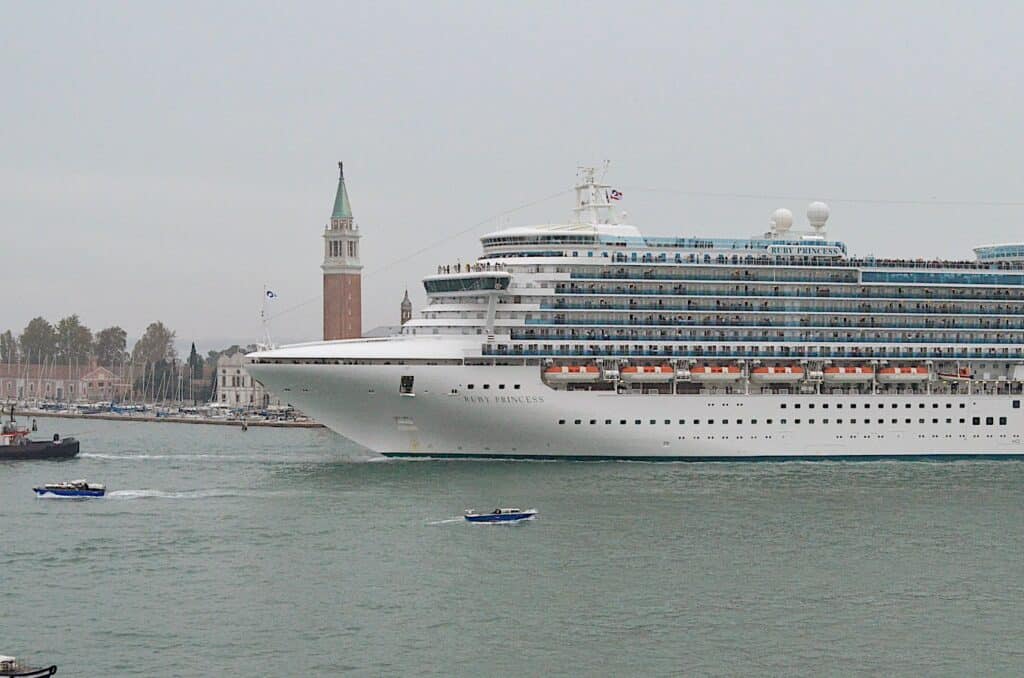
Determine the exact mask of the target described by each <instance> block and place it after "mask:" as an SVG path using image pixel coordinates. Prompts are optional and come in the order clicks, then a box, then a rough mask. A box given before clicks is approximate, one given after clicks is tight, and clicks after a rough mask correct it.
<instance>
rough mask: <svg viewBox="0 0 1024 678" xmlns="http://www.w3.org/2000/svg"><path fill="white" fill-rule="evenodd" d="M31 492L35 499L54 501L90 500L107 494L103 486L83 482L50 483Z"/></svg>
mask: <svg viewBox="0 0 1024 678" xmlns="http://www.w3.org/2000/svg"><path fill="white" fill-rule="evenodd" d="M32 491H33V492H35V493H36V496H37V497H47V498H51V497H52V498H54V499H91V498H95V497H102V496H104V495H105V494H106V493H107V488H106V487H104V486H103V485H97V484H95V483H88V482H86V481H84V480H71V481H66V482H63V483H50V484H48V485H42V486H40V487H33V488H32Z"/></svg>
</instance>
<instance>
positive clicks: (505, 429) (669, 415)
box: [251, 364, 1024, 461]
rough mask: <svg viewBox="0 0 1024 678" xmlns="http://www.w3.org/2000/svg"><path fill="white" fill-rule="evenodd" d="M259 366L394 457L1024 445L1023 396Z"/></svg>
mask: <svg viewBox="0 0 1024 678" xmlns="http://www.w3.org/2000/svg"><path fill="white" fill-rule="evenodd" d="M251 369H252V371H253V373H254V375H255V376H256V377H257V378H258V379H259V380H260V381H262V382H263V383H264V384H265V385H266V386H267V387H269V388H270V389H271V390H273V391H275V392H276V393H279V394H280V395H281V396H282V397H283V398H284V399H287V400H288V401H289V402H291V403H292V404H293V405H295V406H296V407H298V408H299V409H301V410H303V411H304V412H305V413H306V414H308V415H310V416H312V417H313V418H315V419H316V420H317V421H320V422H321V423H323V424H324V425H326V426H327V427H328V428H330V429H332V430H334V431H336V432H337V433H340V434H341V435H343V436H345V437H346V438H349V439H351V440H353V441H355V442H357V443H359V444H360V445H363V446H365V447H367V448H369V449H370V450H373V451H375V452H378V453H380V454H383V455H386V456H401V457H415V456H423V457H502V458H505V457H509V458H534V459H552V458H569V459H636V460H692V461H701V460H785V459H818V458H834V457H839V458H851V459H852V458H863V459H872V458H896V457H939V458H944V457H949V458H956V457H970V456H991V457H1006V456H1016V455H1024V438H1022V435H1024V416H1022V412H1024V410H1022V409H1020V407H1019V403H1020V401H1021V400H1022V397H1021V396H1019V395H949V394H942V395H904V394H900V395H870V394H863V395H825V394H815V395H779V394H774V395H740V394H729V395H709V394H700V395H664V394H660V395H640V394H629V395H626V394H616V393H614V392H610V391H580V390H575V391H566V390H555V389H552V388H550V387H548V386H546V385H545V384H543V383H542V382H541V379H540V372H539V370H538V369H537V368H536V367H529V366H523V367H514V366H508V367H506V366H480V367H473V366H454V365H437V366H425V365H415V366H408V365H380V364H378V365H310V364H303V365H289V364H259V365H253V366H252V368H251ZM403 375H406V376H409V375H411V376H414V379H415V388H414V394H412V395H401V394H400V393H399V382H400V378H401V377H402V376H403ZM469 384H473V388H472V389H470V388H469V387H468V386H469ZM485 385H486V388H485ZM502 385H504V388H500V386H502ZM516 385H518V386H519V387H518V388H516ZM1015 402H1016V403H1017V405H1018V407H1014V403H1015ZM826 406H827V407H826ZM961 420H962V422H963V423H961ZM680 421H682V422H683V423H680ZM975 421H977V422H978V423H977V424H974V423H973V422H975ZM560 422H561V423H560ZM577 422H578V423H577ZM637 422H639V423H637ZM698 422H699V423H698ZM987 422H991V423H987ZM1000 422H1005V423H1000Z"/></svg>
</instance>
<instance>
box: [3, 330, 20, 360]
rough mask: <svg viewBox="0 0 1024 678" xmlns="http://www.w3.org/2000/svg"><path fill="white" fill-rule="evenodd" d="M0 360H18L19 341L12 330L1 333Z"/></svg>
mask: <svg viewBox="0 0 1024 678" xmlns="http://www.w3.org/2000/svg"><path fill="white" fill-rule="evenodd" d="M0 362H3V363H16V362H18V342H17V340H16V339H15V338H14V335H13V334H11V331H10V330H7V331H6V332H4V333H3V334H0Z"/></svg>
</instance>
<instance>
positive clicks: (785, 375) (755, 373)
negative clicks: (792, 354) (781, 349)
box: [750, 365, 804, 384]
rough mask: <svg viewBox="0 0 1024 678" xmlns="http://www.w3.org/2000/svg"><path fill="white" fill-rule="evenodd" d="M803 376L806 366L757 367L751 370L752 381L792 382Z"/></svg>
mask: <svg viewBox="0 0 1024 678" xmlns="http://www.w3.org/2000/svg"><path fill="white" fill-rule="evenodd" d="M803 378H804V368H802V367H799V366H796V365H787V366H785V367H783V366H781V365H777V366H775V367H755V368H754V369H752V370H751V371H750V381H756V382H761V383H776V384H792V383H793V382H797V381H800V380H801V379H803Z"/></svg>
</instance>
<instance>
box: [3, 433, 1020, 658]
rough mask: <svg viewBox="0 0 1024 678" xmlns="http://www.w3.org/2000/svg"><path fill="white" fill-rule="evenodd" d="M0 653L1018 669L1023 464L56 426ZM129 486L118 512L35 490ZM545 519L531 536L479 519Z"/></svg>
mask: <svg viewBox="0 0 1024 678" xmlns="http://www.w3.org/2000/svg"><path fill="white" fill-rule="evenodd" d="M40 423H41V425H42V426H41V431H40V435H47V434H49V433H51V432H53V431H55V430H60V431H62V432H65V433H76V434H78V436H79V437H80V438H81V439H82V441H83V446H82V447H83V453H82V455H81V457H80V458H79V459H77V460H73V461H69V462H22V463H7V464H0V518H2V531H0V654H4V653H6V654H15V655H29V656H31V657H33V658H35V659H37V660H38V661H39V662H40V663H43V662H45V663H56V664H58V665H59V666H60V671H61V672H60V674H59V675H61V676H107V675H110V676H197V675H204V674H205V675H241V676H248V675H275V676H301V675H341V674H346V675H367V676H371V675H396V674H398V675H437V676H442V675H444V676H447V675H465V676H490V675H536V676H539V675H607V676H625V675H650V676H655V675H678V674H688V675H822V674H855V673H868V674H887V675H893V674H901V675H951V676H952V675H964V674H971V675H993V674H998V675H1020V674H1021V673H1022V672H1024V610H1022V602H1024V536H1022V526H1024V464H1022V463H1019V462H1009V461H1005V462H987V461H986V462H957V463H924V462H916V463H915V462H902V463H894V462H890V463H831V462H822V463H779V464H765V463H762V464H644V463H554V462H551V463H538V462H532V463H531V462H486V463H485V462H473V461H449V462H432V461H416V462H413V461H380V460H369V461H367V460H365V459H363V460H360V461H353V460H352V459H353V454H354V450H353V448H352V447H351V446H350V445H349V444H348V443H346V442H345V441H344V440H342V439H341V438H338V437H337V436H334V435H333V434H331V433H328V432H326V431H322V430H277V429H265V430H264V429H255V428H254V429H250V430H249V432H247V433H242V432H241V431H239V430H238V429H232V428H224V427H212V426H188V425H175V424H139V423H120V422H83V421H69V420H40ZM71 478H87V479H89V480H92V481H96V482H104V483H106V484H107V486H108V488H109V489H110V490H112V495H111V496H109V497H107V498H105V499H102V500H89V501H64V500H41V499H36V498H35V497H34V496H33V494H32V492H31V487H32V486H33V485H35V484H37V483H43V482H49V481H55V480H62V479H71ZM495 505H520V506H523V507H536V508H538V509H539V510H540V514H541V515H540V518H539V519H538V520H537V521H534V522H532V523H527V524H522V525H519V526H514V527H509V526H477V525H469V524H466V523H465V522H464V521H461V520H459V519H458V518H459V516H460V514H461V512H462V511H463V510H464V509H465V508H468V507H475V508H478V509H485V508H492V507H493V506H495Z"/></svg>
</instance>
